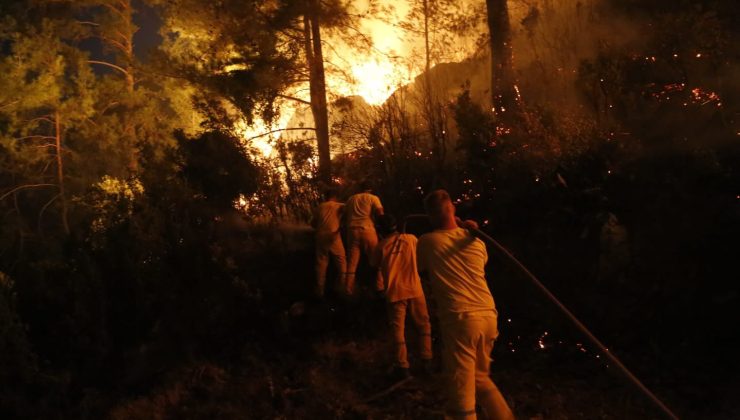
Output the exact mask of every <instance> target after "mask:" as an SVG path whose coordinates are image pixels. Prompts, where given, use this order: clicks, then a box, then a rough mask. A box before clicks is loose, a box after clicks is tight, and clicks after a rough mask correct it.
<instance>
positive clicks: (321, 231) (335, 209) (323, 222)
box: [311, 188, 347, 298]
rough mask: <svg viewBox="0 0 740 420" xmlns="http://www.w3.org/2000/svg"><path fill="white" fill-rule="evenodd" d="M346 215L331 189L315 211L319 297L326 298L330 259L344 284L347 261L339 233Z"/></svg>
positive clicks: (317, 287)
mask: <svg viewBox="0 0 740 420" xmlns="http://www.w3.org/2000/svg"><path fill="white" fill-rule="evenodd" d="M343 213H344V204H343V203H340V202H339V200H338V198H337V192H336V190H334V189H333V188H330V189H328V190H327V192H326V201H324V202H323V203H321V204H319V205H318V206H317V207H316V208H315V209H314V211H313V219H312V222H311V225H312V226H313V227H314V229H316V287H315V290H314V293H315V294H316V296H317V297H319V298H323V297H324V291H325V290H324V289H325V287H326V269H327V267H328V266H329V258H331V259H332V260H333V261H334V266H335V267H336V269H337V275H338V276H339V281H338V283H337V285H339V284H343V280H344V273H345V271H347V270H346V266H347V264H346V259H345V252H344V244H342V235H341V233H340V231H339V228H340V222H341V220H342V215H343Z"/></svg>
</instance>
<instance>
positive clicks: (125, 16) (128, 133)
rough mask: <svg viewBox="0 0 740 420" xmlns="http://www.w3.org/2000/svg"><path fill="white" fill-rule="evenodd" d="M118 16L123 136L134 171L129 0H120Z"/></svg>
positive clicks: (131, 12)
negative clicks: (124, 101)
mask: <svg viewBox="0 0 740 420" xmlns="http://www.w3.org/2000/svg"><path fill="white" fill-rule="evenodd" d="M118 4H119V5H120V7H121V9H120V12H121V13H120V16H121V19H122V25H121V28H122V29H123V33H122V34H121V35H120V37H121V40H122V42H121V44H122V48H121V50H122V52H123V59H124V61H125V63H124V66H123V67H124V68H125V69H126V73H125V77H126V92H127V93H128V98H127V105H126V111H125V112H126V114H125V115H124V116H123V130H124V138H125V139H126V143H127V145H128V146H129V147H131V154H130V155H129V163H128V166H129V171H131V173H136V171H137V170H138V167H139V153H138V152H137V150H136V144H135V143H136V129H135V127H134V116H133V111H134V103H133V102H134V100H135V99H134V89H135V83H136V79H135V77H134V58H135V57H134V34H135V33H136V26H134V22H133V19H134V10H133V7H132V5H131V0H120V1H119V2H118Z"/></svg>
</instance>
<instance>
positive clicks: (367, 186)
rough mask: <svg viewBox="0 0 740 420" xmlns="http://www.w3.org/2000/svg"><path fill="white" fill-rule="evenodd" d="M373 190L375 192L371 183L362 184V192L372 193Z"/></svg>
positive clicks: (366, 181)
mask: <svg viewBox="0 0 740 420" xmlns="http://www.w3.org/2000/svg"><path fill="white" fill-rule="evenodd" d="M372 190H373V184H372V183H371V182H370V181H368V180H365V181H362V182H360V191H362V192H365V191H372Z"/></svg>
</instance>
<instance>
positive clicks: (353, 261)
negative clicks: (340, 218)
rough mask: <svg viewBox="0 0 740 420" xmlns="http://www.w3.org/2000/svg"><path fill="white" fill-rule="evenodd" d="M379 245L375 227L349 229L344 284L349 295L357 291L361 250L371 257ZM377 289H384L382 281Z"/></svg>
mask: <svg viewBox="0 0 740 420" xmlns="http://www.w3.org/2000/svg"><path fill="white" fill-rule="evenodd" d="M377 245H378V234H377V233H375V228H369V227H368V228H364V227H350V228H349V229H347V275H346V276H345V277H344V284H345V292H346V293H347V294H348V295H353V294H354V293H355V271H356V270H357V265H358V264H359V263H360V252H362V253H364V254H365V256H366V257H367V258H369V257H370V255H372V253H373V250H374V249H375V247H376V246H377ZM376 283H378V280H376ZM378 286H379V287H378ZM376 289H377V290H383V285H382V281H381V282H380V284H379V285H378V284H376Z"/></svg>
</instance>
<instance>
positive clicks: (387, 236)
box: [371, 215, 432, 379]
mask: <svg viewBox="0 0 740 420" xmlns="http://www.w3.org/2000/svg"><path fill="white" fill-rule="evenodd" d="M378 225H379V227H380V233H381V234H382V235H383V239H382V240H381V241H380V242H379V243H378V246H377V247H376V248H375V252H374V253H373V256H372V258H371V262H372V265H373V266H375V267H377V268H378V269H379V274H380V275H381V277H382V281H383V286H384V290H385V297H386V301H387V302H388V314H389V318H390V322H391V328H392V329H393V340H394V344H395V349H396V360H395V362H396V376H397V377H398V378H397V379H405V378H408V377H410V376H411V375H410V373H409V362H408V357H407V351H406V336H405V333H404V327H405V324H406V315H407V314H408V315H409V316H410V317H411V320H412V321H413V323H414V325H415V326H416V331H417V332H418V333H419V355H420V357H421V360H422V363H423V365H424V369H425V370H428V369H429V367H430V366H429V365H430V363H431V360H432V325H431V323H430V322H429V312H428V311H427V301H426V299H425V298H424V291H423V290H422V288H421V279H420V278H419V272H418V270H417V268H416V242H417V239H416V237H415V236H414V235H409V234H405V233H398V231H397V229H396V219H395V218H394V217H393V216H391V215H383V216H380V217H379V218H378Z"/></svg>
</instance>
